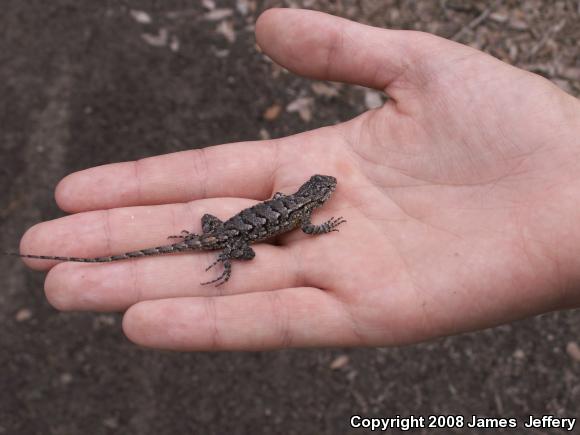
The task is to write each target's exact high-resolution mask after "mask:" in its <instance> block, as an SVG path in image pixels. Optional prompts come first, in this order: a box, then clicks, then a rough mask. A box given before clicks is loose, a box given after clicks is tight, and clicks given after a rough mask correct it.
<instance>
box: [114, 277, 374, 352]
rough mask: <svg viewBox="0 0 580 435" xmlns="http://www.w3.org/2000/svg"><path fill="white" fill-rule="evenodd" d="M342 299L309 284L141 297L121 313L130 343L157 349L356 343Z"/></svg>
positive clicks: (263, 347)
mask: <svg viewBox="0 0 580 435" xmlns="http://www.w3.org/2000/svg"><path fill="white" fill-rule="evenodd" d="M352 326H353V325H352V323H351V319H350V316H348V314H347V312H346V311H345V309H344V307H343V305H342V303H341V302H340V301H339V300H337V299H336V298H335V297H333V296H332V295H331V294H328V293H325V292H323V291H321V290H319V289H315V288H308V287H303V288H288V289H283V290H274V291H268V292H259V293H244V294H237V295H231V296H218V297H213V296H212V297H187V298H174V299H162V300H155V301H145V302H140V303H138V304H135V305H133V306H132V307H131V308H129V310H128V311H127V312H126V313H125V318H124V319H123V329H124V331H125V334H126V335H127V337H128V338H129V339H130V340H132V341H133V342H135V343H137V344H139V345H142V346H146V347H153V348H158V349H172V350H181V351H194V350H262V349H276V348H287V347H310V346H343V345H361V344H363V343H361V341H360V339H359V336H358V335H357V334H356V331H355V330H353V328H352Z"/></svg>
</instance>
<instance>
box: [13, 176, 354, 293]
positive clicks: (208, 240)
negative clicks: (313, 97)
mask: <svg viewBox="0 0 580 435" xmlns="http://www.w3.org/2000/svg"><path fill="white" fill-rule="evenodd" d="M335 189H336V178H334V177H331V176H329V175H313V176H312V177H310V179H309V180H308V181H307V182H306V183H304V184H303V185H302V186H301V187H300V189H298V191H297V192H296V193H294V194H292V195H285V194H283V193H280V192H278V193H276V194H275V195H274V196H273V197H272V199H269V200H267V201H264V202H260V203H258V204H256V205H254V206H252V207H249V208H246V209H244V210H242V211H241V212H239V213H238V214H236V215H235V216H233V217H231V218H230V219H228V220H227V221H225V222H223V221H221V220H220V219H218V218H217V217H215V216H213V215H211V214H205V215H204V216H203V217H202V218H201V226H202V234H195V233H190V232H189V231H187V230H183V231H182V232H181V235H179V236H169V238H178V239H181V241H179V242H177V243H173V244H170V245H164V246H158V247H156V248H148V249H141V250H139V251H132V252H126V253H124V254H120V255H112V256H109V257H94V258H83V257H61V256H52V255H31V254H18V253H10V252H9V253H6V254H8V255H15V256H18V257H24V258H37V259H41V260H60V261H77V262H82V263H107V262H111V261H117V260H125V259H128V258H135V257H144V256H151V255H163V254H171V253H175V252H183V251H214V250H221V253H220V254H219V255H218V257H217V259H216V260H215V261H214V262H213V263H212V264H210V265H209V267H207V269H206V271H208V270H209V269H211V268H212V267H213V266H215V265H216V264H218V263H223V265H224V271H223V273H222V274H221V275H219V276H218V277H217V278H215V279H213V280H211V281H208V282H203V283H202V284H203V285H205V284H212V283H217V284H216V287H217V286H220V285H222V284H224V283H226V282H227V281H228V280H229V279H230V276H231V273H232V263H231V260H251V259H252V258H254V256H255V255H256V254H255V252H254V250H253V249H252V248H251V247H250V245H251V244H252V243H256V242H259V241H262V240H265V239H269V238H271V237H274V236H277V235H279V234H283V233H286V232H288V231H291V230H293V229H295V228H298V227H300V228H302V231H304V232H305V233H306V234H322V233H329V232H331V231H338V229H337V228H336V227H338V226H339V225H340V224H342V223H344V222H346V220H344V219H343V218H342V217H339V218H334V217H332V218H330V219H329V220H327V221H326V222H324V223H322V224H320V225H315V224H313V223H311V222H310V218H311V215H312V211H313V210H314V209H315V208H317V207H320V206H321V205H322V204H324V203H325V202H326V200H328V198H329V197H330V195H331V194H332V192H333V191H334V190H335Z"/></svg>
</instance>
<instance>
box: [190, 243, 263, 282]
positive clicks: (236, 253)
mask: <svg viewBox="0 0 580 435" xmlns="http://www.w3.org/2000/svg"><path fill="white" fill-rule="evenodd" d="M255 256H256V253H255V252H254V250H253V249H252V248H251V247H250V246H248V245H242V246H239V247H237V248H235V249H228V250H226V251H224V252H222V253H221V254H220V255H218V257H217V258H216V259H215V261H214V262H213V263H212V264H210V265H209V266H208V267H207V268H206V269H205V270H206V272H207V271H208V270H210V269H211V268H212V267H214V266H215V265H216V264H218V263H223V264H224V271H223V272H222V274H221V275H220V276H218V277H217V278H216V279H213V280H211V281H207V282H202V283H201V285H207V284H213V283H214V282H217V283H218V284H216V287H219V286H220V285H222V284H225V283H226V282H228V280H229V279H230V277H231V275H232V262H231V260H232V259H235V260H251V259H252V258H254V257H255Z"/></svg>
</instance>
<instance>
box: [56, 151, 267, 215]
mask: <svg viewBox="0 0 580 435" xmlns="http://www.w3.org/2000/svg"><path fill="white" fill-rule="evenodd" d="M277 146H278V145H277V142H276V141H261V142H260V141H256V142H246V143H241V144H228V145H219V146H213V147H209V148H204V149H196V150H190V151H182V152H178V153H172V154H165V155H162V156H156V157H150V158H146V159H142V160H137V161H132V162H123V163H113V164H109V165H104V166H98V167H95V168H90V169H86V170H84V171H80V172H75V173H73V174H71V175H69V176H67V177H65V178H64V179H62V180H61V182H60V183H59V184H58V186H57V188H56V193H55V195H56V201H57V203H58V205H59V207H60V208H61V209H63V210H65V211H68V212H79V211H87V210H97V209H108V208H115V207H127V206H136V205H152V204H162V203H171V202H185V201H190V200H193V199H201V198H212V197H228V196H231V197H244V198H256V199H258V198H264V197H267V196H268V195H269V194H270V193H271V192H272V186H273V182H274V178H273V170H274V168H275V167H276V161H275V160H276V155H277V154H276V147H277Z"/></svg>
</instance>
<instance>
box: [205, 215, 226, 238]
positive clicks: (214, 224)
mask: <svg viewBox="0 0 580 435" xmlns="http://www.w3.org/2000/svg"><path fill="white" fill-rule="evenodd" d="M222 224H223V221H222V220H220V219H219V218H217V217H215V216H214V215H213V214H209V213H206V214H204V215H203V216H202V217H201V230H202V231H203V233H204V234H206V233H211V232H212V231H213V230H215V229H216V228H218V227H219V226H221V225H222Z"/></svg>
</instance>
